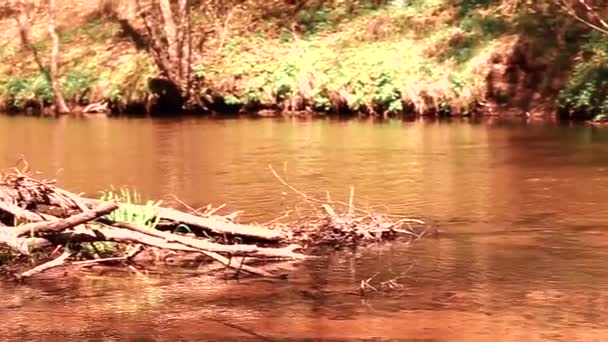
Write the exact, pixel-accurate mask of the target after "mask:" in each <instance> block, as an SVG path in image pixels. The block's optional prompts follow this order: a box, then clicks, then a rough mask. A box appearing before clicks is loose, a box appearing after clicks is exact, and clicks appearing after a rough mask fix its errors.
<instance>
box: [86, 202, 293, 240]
mask: <svg viewBox="0 0 608 342" xmlns="http://www.w3.org/2000/svg"><path fill="white" fill-rule="evenodd" d="M83 200H84V201H85V203H87V204H89V205H99V203H101V201H99V200H95V199H83ZM156 214H157V215H158V216H159V217H160V218H161V219H165V220H169V221H173V222H175V224H176V225H179V224H185V225H188V226H192V227H198V228H201V229H203V230H208V231H210V232H213V233H216V234H222V235H224V234H228V235H231V236H232V235H236V236H243V237H250V238H256V239H260V240H266V241H280V240H282V239H284V238H285V235H284V234H283V233H282V232H279V231H276V230H271V229H268V228H265V227H261V226H253V225H245V224H238V223H233V222H230V221H228V220H225V219H223V218H222V219H220V218H212V217H202V216H196V215H192V214H187V213H184V212H181V211H179V210H175V209H171V208H164V207H158V208H156Z"/></svg>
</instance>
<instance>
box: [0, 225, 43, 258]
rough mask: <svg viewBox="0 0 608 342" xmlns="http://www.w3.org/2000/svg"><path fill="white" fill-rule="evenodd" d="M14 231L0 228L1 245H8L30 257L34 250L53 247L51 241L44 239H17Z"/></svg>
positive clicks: (8, 228)
mask: <svg viewBox="0 0 608 342" xmlns="http://www.w3.org/2000/svg"><path fill="white" fill-rule="evenodd" d="M13 231H14V229H13V228H11V227H2V228H0V243H4V244H6V245H7V246H9V247H11V248H12V249H13V250H15V251H17V252H19V253H21V254H24V255H30V252H31V250H32V249H34V248H42V247H48V246H50V245H52V243H51V242H50V241H49V240H47V239H44V238H36V237H33V238H29V237H17V236H16V235H15V234H14V232H13Z"/></svg>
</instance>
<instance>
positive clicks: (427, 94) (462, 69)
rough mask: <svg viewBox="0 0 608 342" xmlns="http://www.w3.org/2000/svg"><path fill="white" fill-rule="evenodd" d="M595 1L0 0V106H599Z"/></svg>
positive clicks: (50, 109)
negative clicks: (265, 0)
mask: <svg viewBox="0 0 608 342" xmlns="http://www.w3.org/2000/svg"><path fill="white" fill-rule="evenodd" d="M604 18H608V6H606V5H605V4H604V3H603V1H599V0H593V1H590V0H541V1H530V0H494V1H492V0H460V1H455V0H390V1H389V0H359V1H358V0H275V1H271V2H262V1H255V0H228V1H223V0H207V1H202V0H200V1H196V0H176V1H172V0H136V1H127V0H98V1H81V0H48V1H39V0H36V1H34V0H11V1H7V2H5V3H4V4H3V5H0V22H1V23H2V29H1V30H0V35H1V37H2V39H0V102H1V108H0V110H1V111H3V112H18V113H35V114H45V115H60V114H70V113H71V114H82V113H87V114H91V113H106V114H111V115H123V114H124V115H129V114H152V115H157V114H158V115H160V114H165V115H167V114H168V115H177V114H180V113H191V114H200V115H205V114H210V113H212V114H219V115H229V114H245V115H261V116H267V115H268V116H273V115H282V114H283V115H285V114H286V115H341V116H342V115H344V116H355V115H359V116H374V117H382V118H386V117H408V116H434V117H440V116H463V115H464V116H471V115H498V116H524V117H535V118H536V117H538V118H542V119H554V118H558V119H595V120H596V121H603V120H604V119H605V118H606V114H608V97H607V95H608V87H607V86H606V81H607V77H608V69H606V60H607V59H608V57H607V56H608V55H607V53H608V37H607V36H608V23H606V21H605V20H604Z"/></svg>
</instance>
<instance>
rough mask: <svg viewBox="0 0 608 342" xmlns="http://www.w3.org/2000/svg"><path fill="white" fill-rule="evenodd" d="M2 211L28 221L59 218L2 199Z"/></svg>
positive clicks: (0, 208) (0, 204) (0, 202)
mask: <svg viewBox="0 0 608 342" xmlns="http://www.w3.org/2000/svg"><path fill="white" fill-rule="evenodd" d="M0 211H4V212H7V213H9V214H11V215H13V216H14V217H16V218H17V219H20V220H26V221H28V222H40V221H52V220H56V219H57V218H56V217H54V216H51V215H46V214H38V213H34V212H32V211H29V210H26V209H23V208H21V207H20V206H18V205H16V204H12V203H8V202H2V201H0Z"/></svg>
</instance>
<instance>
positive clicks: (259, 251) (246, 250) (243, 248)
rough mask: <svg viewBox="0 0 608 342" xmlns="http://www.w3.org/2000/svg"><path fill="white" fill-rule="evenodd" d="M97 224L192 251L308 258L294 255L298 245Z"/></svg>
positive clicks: (121, 223)
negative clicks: (231, 242) (211, 238)
mask: <svg viewBox="0 0 608 342" xmlns="http://www.w3.org/2000/svg"><path fill="white" fill-rule="evenodd" d="M99 222H102V223H105V224H108V225H111V226H114V227H119V228H124V229H128V230H131V231H134V232H138V233H142V234H146V235H150V236H154V237H158V238H161V239H163V240H165V241H167V242H177V243H180V244H182V245H184V246H188V247H191V248H194V249H198V250H202V251H208V252H224V253H230V254H232V255H246V256H261V257H275V258H287V259H305V258H307V257H308V256H306V255H304V254H299V253H295V252H294V250H296V249H299V248H301V246H299V245H295V244H292V245H289V246H287V247H283V248H265V247H258V246H256V245H223V244H219V243H214V242H210V241H207V240H202V239H197V238H192V237H189V236H183V235H177V234H173V233H169V232H163V231H160V230H154V229H149V228H146V227H140V226H138V225H134V224H130V223H125V222H114V221H111V220H107V219H101V220H99Z"/></svg>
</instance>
